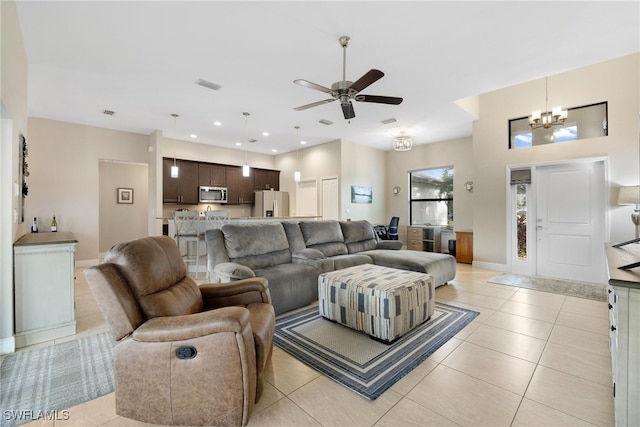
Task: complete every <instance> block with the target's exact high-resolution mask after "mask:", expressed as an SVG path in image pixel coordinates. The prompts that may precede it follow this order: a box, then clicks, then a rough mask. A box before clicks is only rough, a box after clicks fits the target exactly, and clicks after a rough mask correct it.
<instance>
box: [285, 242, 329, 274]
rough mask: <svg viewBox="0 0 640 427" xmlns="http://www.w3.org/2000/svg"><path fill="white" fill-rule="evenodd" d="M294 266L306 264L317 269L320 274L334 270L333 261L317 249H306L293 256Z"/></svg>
mask: <svg viewBox="0 0 640 427" xmlns="http://www.w3.org/2000/svg"><path fill="white" fill-rule="evenodd" d="M291 258H292V260H293V263H294V264H306V265H310V266H311V267H314V268H315V269H317V270H318V271H319V272H320V273H326V272H329V271H333V270H334V262H333V259H331V258H327V257H326V256H324V254H323V253H322V252H320V251H319V250H317V249H311V248H306V249H302V250H299V251H296V252H294V253H293V254H292V255H291Z"/></svg>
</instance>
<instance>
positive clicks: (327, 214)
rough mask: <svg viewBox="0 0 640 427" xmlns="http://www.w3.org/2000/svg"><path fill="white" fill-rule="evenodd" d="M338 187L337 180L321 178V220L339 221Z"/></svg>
mask: <svg viewBox="0 0 640 427" xmlns="http://www.w3.org/2000/svg"><path fill="white" fill-rule="evenodd" d="M339 197H340V187H339V185H338V178H322V218H323V219H336V220H337V219H339V216H340V204H339V200H340V199H339Z"/></svg>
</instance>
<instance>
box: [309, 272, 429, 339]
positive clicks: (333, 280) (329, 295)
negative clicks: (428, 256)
mask: <svg viewBox="0 0 640 427" xmlns="http://www.w3.org/2000/svg"><path fill="white" fill-rule="evenodd" d="M434 294H435V290H434V285H433V278H432V277H431V276H430V275H428V274H425V273H417V272H415V271H407V270H398V269H395V268H389V267H381V266H378V265H373V264H363V265H358V266H355V267H349V268H344V269H341V270H336V271H332V272H329V273H323V274H321V275H320V276H319V277H318V300H319V306H318V307H319V310H320V315H321V316H323V317H325V318H327V319H329V320H332V321H334V322H336V323H340V324H342V325H345V326H348V327H349V328H352V329H355V330H358V331H362V332H365V333H367V334H369V335H370V336H372V337H374V338H376V339H378V340H380V341H384V342H388V343H390V342H392V341H395V340H396V339H398V338H400V337H401V336H402V335H404V334H406V333H407V332H409V331H410V330H412V329H413V328H415V327H416V326H418V325H420V324H421V323H423V322H425V321H427V320H429V318H430V317H431V316H432V315H433V310H434V308H435V301H434Z"/></svg>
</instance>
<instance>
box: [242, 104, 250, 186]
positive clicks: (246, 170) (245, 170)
mask: <svg viewBox="0 0 640 427" xmlns="http://www.w3.org/2000/svg"><path fill="white" fill-rule="evenodd" d="M242 115H243V116H244V143H245V146H244V166H242V176H245V177H247V176H249V175H250V174H251V168H249V163H248V162H247V157H248V153H247V144H248V141H247V121H248V120H249V113H247V112H244V113H242Z"/></svg>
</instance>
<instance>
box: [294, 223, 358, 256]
mask: <svg viewBox="0 0 640 427" xmlns="http://www.w3.org/2000/svg"><path fill="white" fill-rule="evenodd" d="M300 231H302V236H303V237H304V243H305V246H306V247H307V248H312V249H317V250H319V251H320V252H322V253H323V254H324V255H325V256H328V257H330V256H336V255H345V254H347V253H349V252H348V250H347V245H345V244H344V236H343V235H342V228H340V223H339V222H338V221H332V220H329V221H308V222H304V221H303V222H301V223H300Z"/></svg>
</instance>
